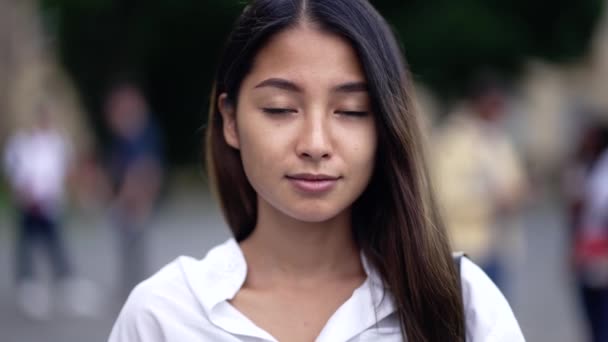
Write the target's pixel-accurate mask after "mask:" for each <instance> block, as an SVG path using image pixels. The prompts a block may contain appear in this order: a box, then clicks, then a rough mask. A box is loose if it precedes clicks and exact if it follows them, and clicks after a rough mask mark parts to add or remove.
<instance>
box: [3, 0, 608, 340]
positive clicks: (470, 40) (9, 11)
mask: <svg viewBox="0 0 608 342" xmlns="http://www.w3.org/2000/svg"><path fill="white" fill-rule="evenodd" d="M371 2H372V3H373V4H374V5H375V6H376V7H377V8H378V10H379V11H380V12H381V13H382V14H383V15H384V16H385V17H386V18H387V19H388V21H389V22H390V23H391V25H392V26H393V27H394V29H395V31H396V32H397V34H398V38H399V39H400V41H401V44H402V46H403V49H404V50H405V54H406V57H407V60H408V63H409V66H410V69H411V73H412V77H413V79H414V82H415V87H416V102H417V106H418V110H419V111H420V113H421V114H422V116H423V118H424V123H425V129H426V131H427V136H428V140H429V156H430V158H429V160H430V162H431V170H432V173H433V175H434V177H435V178H436V182H435V183H436V187H437V190H438V199H439V202H440V205H441V207H442V209H443V210H444V216H445V218H446V223H447V226H448V230H449V231H450V233H451V234H452V239H453V242H454V247H455V248H456V249H461V250H464V251H466V252H467V253H468V254H469V256H470V257H471V258H472V259H473V260H474V261H475V262H477V263H478V264H480V265H481V266H482V267H483V268H484V269H485V270H486V272H487V273H488V274H489V275H490V276H491V277H492V278H493V279H494V280H495V281H496V283H497V284H498V285H499V286H500V287H501V289H502V290H503V291H504V293H505V294H506V296H507V298H508V300H509V302H510V303H511V305H512V307H513V309H514V311H515V314H516V316H517V318H518V320H519V322H520V324H521V327H522V329H523V331H524V334H525V336H526V338H527V340H529V341H551V342H556V341H564V342H566V341H568V342H569V341H608V337H607V336H608V335H607V334H606V329H608V328H607V327H606V326H608V266H606V265H607V263H606V260H608V259H607V256H608V238H606V235H607V234H606V231H608V217H606V215H604V214H603V213H608V206H606V202H607V201H606V198H608V197H607V196H606V193H607V192H606V183H608V164H607V163H608V153H604V152H605V148H606V147H607V146H608V133H607V132H608V130H607V129H606V126H607V125H608V93H606V89H607V88H608V6H606V1H604V0H584V1H566V0H554V1H550V2H549V1H524V0H512V1H508V2H505V1H490V0H462V1H447V0H437V1H432V2H431V1H419V0H408V1H399V0H377V1H371ZM242 7H243V1H237V0H205V1H200V0H179V1H161V0H148V1H137V0H132V1H121V0H88V1H79V0H39V1H36V0H0V150H1V151H2V165H3V167H2V170H3V172H2V175H3V177H2V178H1V179H2V181H1V182H0V331H1V333H0V334H1V336H2V337H1V339H2V341H7V342H10V341H20V342H21V341H104V340H106V338H107V336H108V334H109V331H110V329H111V326H112V323H113V320H114V319H115V317H116V315H117V313H118V310H119V309H120V305H121V304H122V301H123V300H124V298H125V296H126V294H127V293H128V291H129V290H130V289H131V288H132V286H133V284H135V283H137V282H138V281H139V280H141V279H143V278H145V277H147V276H149V275H150V274H152V273H153V272H154V271H156V270H158V269H159V268H160V267H161V266H162V265H164V264H166V263H168V262H169V261H171V260H173V259H174V258H175V257H177V256H178V255H182V254H187V255H191V256H195V257H203V256H204V255H205V253H206V251H207V250H208V249H209V248H210V247H211V246H214V245H216V244H218V243H220V242H222V241H224V240H225V239H227V238H228V237H229V233H228V229H227V228H226V226H225V224H224V222H223V220H222V218H221V214H220V211H219V208H218V207H217V205H216V203H215V202H214V200H213V198H212V195H211V194H210V192H209V189H208V185H207V180H206V176H205V173H204V170H203V168H202V164H201V156H202V148H203V143H202V137H203V135H204V134H203V133H204V123H205V121H206V115H207V113H206V111H207V107H208V104H209V99H208V96H209V93H210V86H211V80H212V77H213V73H214V69H215V66H216V64H217V60H218V58H219V53H220V50H221V47H222V43H223V41H224V40H225V38H226V36H227V34H228V30H229V29H230V27H231V25H232V23H233V22H234V20H235V19H236V17H237V15H238V13H239V12H240V11H241V9H242ZM604 209H605V210H604Z"/></svg>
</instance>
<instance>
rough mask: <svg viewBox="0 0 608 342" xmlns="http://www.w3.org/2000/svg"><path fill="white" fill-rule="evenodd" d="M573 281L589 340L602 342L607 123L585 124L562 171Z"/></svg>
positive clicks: (607, 265) (607, 304)
mask: <svg viewBox="0 0 608 342" xmlns="http://www.w3.org/2000/svg"><path fill="white" fill-rule="evenodd" d="M564 180H565V183H564V185H565V190H566V195H567V197H568V200H569V213H570V225H571V227H572V241H573V265H574V274H575V280H576V284H577V287H578V290H579V293H580V296H581V302H582V305H583V309H584V312H585V315H586V318H587V321H588V323H589V327H590V335H591V341H593V342H608V127H606V125H603V124H600V123H597V124H591V125H590V126H589V128H588V129H587V130H585V132H584V133H583V136H582V139H581V143H580V146H579V148H578V151H577V154H576V156H575V158H574V160H573V161H572V163H571V164H570V165H569V166H568V168H567V169H566V173H565V178H564Z"/></svg>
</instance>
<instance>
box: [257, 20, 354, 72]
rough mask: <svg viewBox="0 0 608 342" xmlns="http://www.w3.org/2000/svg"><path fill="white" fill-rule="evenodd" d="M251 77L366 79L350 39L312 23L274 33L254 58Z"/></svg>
mask: <svg viewBox="0 0 608 342" xmlns="http://www.w3.org/2000/svg"><path fill="white" fill-rule="evenodd" d="M251 76H253V78H256V77H268V76H270V77H272V76H285V77H293V78H295V79H300V80H307V79H308V80H311V81H312V80H314V81H322V82H342V81H345V80H348V81H353V80H358V81H364V79H365V77H364V74H363V71H362V68H361V65H360V62H359V58H358V56H357V53H356V52H355V50H354V48H353V47H352V46H351V44H350V42H349V41H348V40H346V39H344V38H342V37H340V36H338V35H336V34H332V33H327V32H324V31H321V30H320V29H317V28H314V27H311V26H310V25H298V26H297V27H294V28H290V29H287V30H284V31H282V32H280V33H278V34H276V35H275V36H273V37H272V38H271V39H270V40H269V41H268V43H267V44H266V45H265V46H264V47H263V48H262V49H261V50H260V51H259V52H258V54H257V56H256V57H255V60H254V64H253V69H252V71H251Z"/></svg>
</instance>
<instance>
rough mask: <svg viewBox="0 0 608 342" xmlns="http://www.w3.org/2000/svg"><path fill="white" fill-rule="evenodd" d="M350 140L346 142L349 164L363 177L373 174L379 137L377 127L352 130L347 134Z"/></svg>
mask: <svg viewBox="0 0 608 342" xmlns="http://www.w3.org/2000/svg"><path fill="white" fill-rule="evenodd" d="M346 133H347V134H348V138H346V140H345V141H347V142H348V145H347V146H350V147H348V150H349V152H348V154H349V162H350V163H351V165H352V166H353V167H356V168H357V169H358V170H361V171H368V172H361V175H362V176H366V177H367V176H368V175H367V173H369V172H371V171H370V170H371V169H372V168H373V166H374V163H375V158H376V148H377V144H378V142H377V136H376V131H375V127H374V126H373V125H370V126H369V127H361V128H360V129H357V130H354V129H351V130H349V131H347V132H346Z"/></svg>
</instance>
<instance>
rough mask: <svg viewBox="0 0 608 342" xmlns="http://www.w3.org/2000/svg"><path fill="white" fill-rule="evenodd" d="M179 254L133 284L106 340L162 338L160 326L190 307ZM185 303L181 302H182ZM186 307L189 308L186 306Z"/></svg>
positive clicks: (167, 323)
mask: <svg viewBox="0 0 608 342" xmlns="http://www.w3.org/2000/svg"><path fill="white" fill-rule="evenodd" d="M183 262H190V261H189V260H188V258H184V257H180V258H178V259H176V260H175V261H173V262H171V263H170V264H168V265H167V266H165V267H164V268H162V269H161V270H160V271H158V272H157V273H156V274H154V275H153V276H152V277H150V278H149V279H147V280H145V281H144V282H142V283H140V284H139V285H137V286H136V287H135V288H134V289H133V291H131V294H130V295H129V298H128V299H127V301H126V302H125V304H124V306H123V308H122V310H121V311H120V314H119V315H118V318H117V320H116V322H115V324H114V327H113V328H112V333H111V335H110V338H109V341H111V342H119V341H120V342H123V341H125V342H126V341H163V340H164V338H163V330H165V329H166V328H165V327H166V326H167V325H174V324H175V320H177V319H178V318H177V317H179V316H182V315H183V312H184V311H190V310H191V309H192V307H193V303H195V302H194V301H192V295H191V294H190V293H189V292H190V291H189V290H188V286H187V284H186V282H185V278H184V276H183V274H182V271H181V266H180V264H181V263H183ZM184 305H185V306H184ZM189 307H190V308H189Z"/></svg>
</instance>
